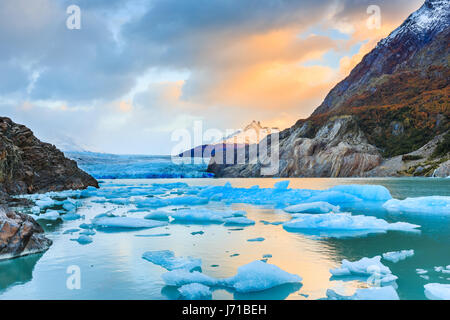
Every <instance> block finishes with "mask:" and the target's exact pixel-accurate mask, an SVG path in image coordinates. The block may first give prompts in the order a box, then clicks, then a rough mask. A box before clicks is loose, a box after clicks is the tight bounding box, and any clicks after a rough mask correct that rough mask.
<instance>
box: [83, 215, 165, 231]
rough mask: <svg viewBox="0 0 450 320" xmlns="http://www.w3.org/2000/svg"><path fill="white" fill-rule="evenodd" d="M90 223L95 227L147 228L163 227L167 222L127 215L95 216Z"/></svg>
mask: <svg viewBox="0 0 450 320" xmlns="http://www.w3.org/2000/svg"><path fill="white" fill-rule="evenodd" d="M92 223H93V224H94V226H95V227H97V228H124V229H149V228H156V227H163V226H166V225H167V222H164V221H156V220H148V219H139V218H129V217H101V218H95V219H94V220H93V221H92Z"/></svg>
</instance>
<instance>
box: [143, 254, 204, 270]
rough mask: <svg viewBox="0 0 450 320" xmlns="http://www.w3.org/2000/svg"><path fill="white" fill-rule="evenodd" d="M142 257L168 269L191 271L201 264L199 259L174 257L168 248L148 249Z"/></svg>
mask: <svg viewBox="0 0 450 320" xmlns="http://www.w3.org/2000/svg"><path fill="white" fill-rule="evenodd" d="M142 258H143V259H145V260H147V261H150V262H151V263H154V264H156V265H158V266H161V267H163V268H165V269H167V270H169V271H172V270H178V269H184V270H188V271H191V270H193V269H196V268H200V267H201V266H202V260H201V259H195V258H192V257H186V258H184V257H175V254H174V253H173V252H172V251H169V250H161V251H148V252H145V253H144V254H143V255H142Z"/></svg>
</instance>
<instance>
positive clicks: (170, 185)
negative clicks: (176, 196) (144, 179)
mask: <svg viewBox="0 0 450 320" xmlns="http://www.w3.org/2000/svg"><path fill="white" fill-rule="evenodd" d="M152 186H153V187H156V188H163V189H180V188H187V187H189V185H188V184H187V183H184V182H172V183H152Z"/></svg>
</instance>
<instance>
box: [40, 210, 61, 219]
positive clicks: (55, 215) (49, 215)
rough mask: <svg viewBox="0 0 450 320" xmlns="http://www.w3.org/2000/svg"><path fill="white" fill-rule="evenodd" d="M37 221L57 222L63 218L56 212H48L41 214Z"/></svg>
mask: <svg viewBox="0 0 450 320" xmlns="http://www.w3.org/2000/svg"><path fill="white" fill-rule="evenodd" d="M36 219H37V220H51V221H55V220H58V219H61V216H60V215H59V212H58V211H56V210H48V211H47V212H45V213H43V214H40V215H39V216H37V217H36Z"/></svg>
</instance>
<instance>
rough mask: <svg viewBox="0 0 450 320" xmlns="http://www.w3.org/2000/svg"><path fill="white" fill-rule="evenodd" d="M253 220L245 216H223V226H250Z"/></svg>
mask: <svg viewBox="0 0 450 320" xmlns="http://www.w3.org/2000/svg"><path fill="white" fill-rule="evenodd" d="M254 224H255V221H253V220H251V219H248V218H245V217H231V218H225V226H252V225H254Z"/></svg>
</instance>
